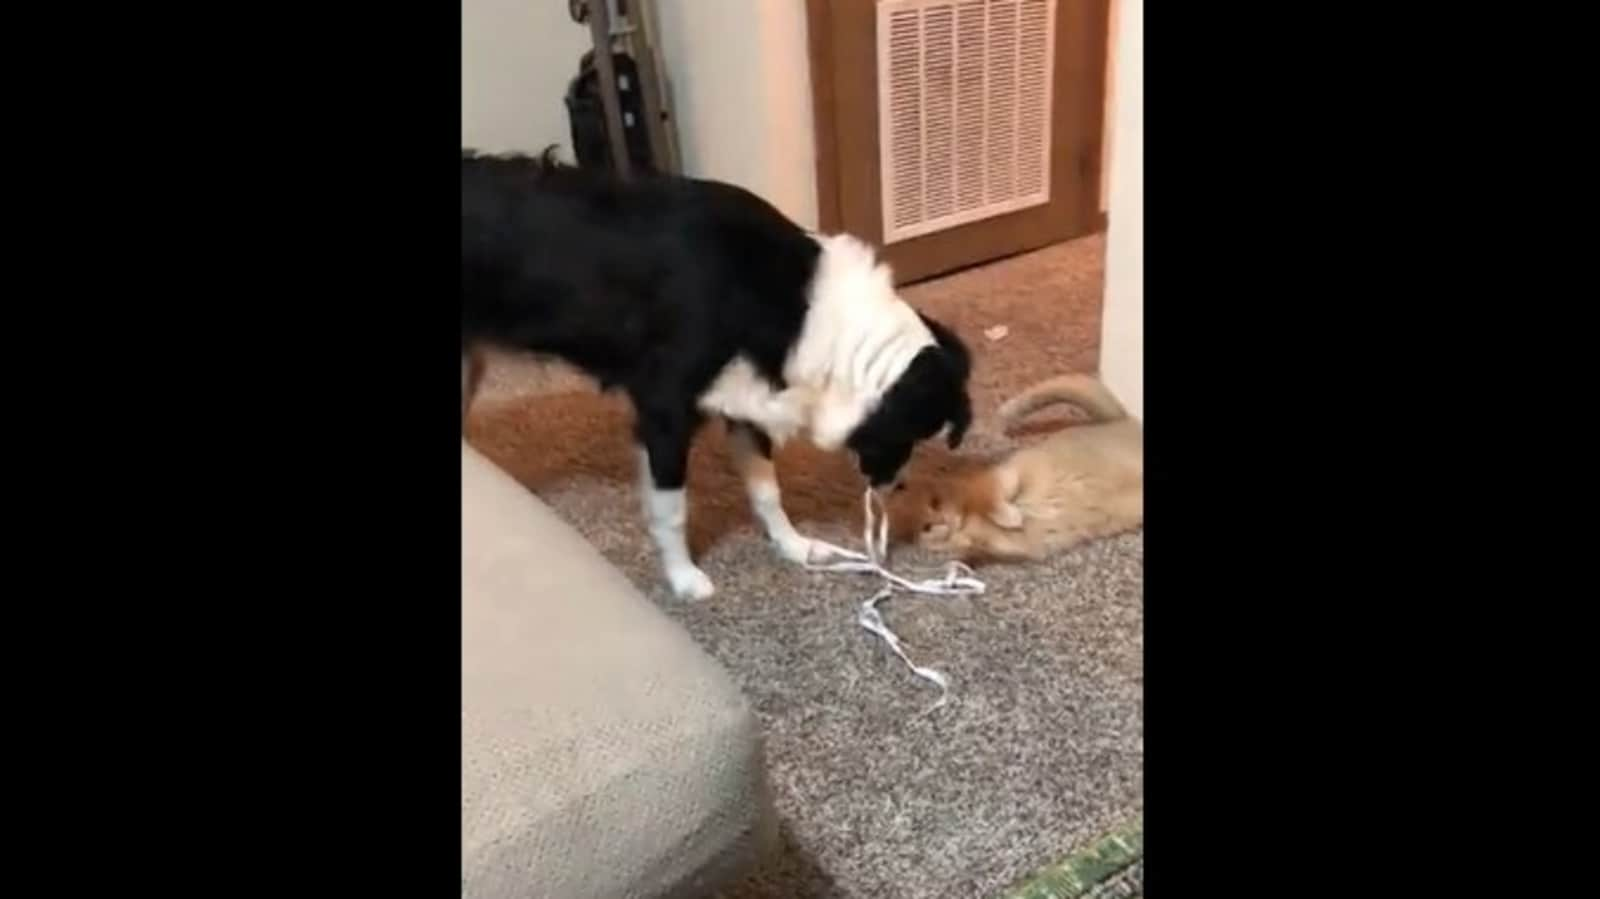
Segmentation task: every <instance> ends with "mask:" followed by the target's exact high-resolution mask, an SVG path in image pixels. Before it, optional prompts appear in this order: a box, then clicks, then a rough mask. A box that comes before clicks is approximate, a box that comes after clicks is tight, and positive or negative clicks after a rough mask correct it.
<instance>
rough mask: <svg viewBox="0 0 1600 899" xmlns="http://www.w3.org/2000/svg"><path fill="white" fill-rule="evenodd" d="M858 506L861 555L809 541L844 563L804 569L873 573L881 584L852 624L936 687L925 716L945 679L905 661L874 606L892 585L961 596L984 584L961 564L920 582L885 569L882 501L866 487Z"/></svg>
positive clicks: (944, 688) (943, 694) (942, 697)
mask: <svg viewBox="0 0 1600 899" xmlns="http://www.w3.org/2000/svg"><path fill="white" fill-rule="evenodd" d="M861 505H862V517H863V519H864V520H865V522H866V524H865V527H864V528H863V529H862V530H863V533H862V535H861V541H862V543H864V544H865V545H866V548H867V551H866V553H865V554H862V553H858V552H856V551H855V550H850V549H845V548H844V547H842V546H834V545H833V544H831V543H828V542H827V541H824V540H816V539H813V540H812V541H811V542H812V548H813V554H815V551H817V550H820V551H822V552H823V553H826V554H832V555H836V556H842V557H843V558H844V559H845V561H840V562H812V561H810V560H809V559H808V560H807V562H806V568H808V569H810V570H812V571H831V572H845V573H852V574H876V575H878V576H880V577H882V578H883V579H884V581H886V583H885V584H884V586H883V587H882V588H881V589H880V590H878V592H876V593H874V594H873V595H872V597H871V598H870V599H868V600H866V601H865V602H863V603H862V604H861V609H860V611H859V612H858V613H857V615H856V623H857V624H860V625H861V626H862V627H864V628H866V629H867V630H869V631H871V632H872V633H874V634H877V635H878V636H879V637H881V638H882V639H883V642H884V643H886V644H887V645H888V647H889V649H890V650H892V651H893V652H894V654H895V655H897V656H899V657H900V660H901V661H902V662H905V663H906V667H908V668H910V669H911V673H912V674H915V675H916V676H917V677H920V678H922V679H923V680H926V681H930V682H932V683H933V684H935V685H937V686H938V687H939V701H938V702H936V703H934V704H933V706H932V707H931V708H929V709H928V711H930V712H931V711H933V710H934V709H937V708H939V707H940V706H942V705H944V704H945V701H946V700H948V699H949V698H950V680H949V678H947V677H945V676H944V674H943V673H942V672H939V671H936V670H934V669H932V668H926V667H923V666H921V665H918V664H916V663H915V662H913V661H911V658H910V657H909V656H907V655H906V651H905V649H904V648H903V647H902V645H901V643H900V638H899V637H897V636H895V633H894V631H892V630H890V629H889V626H888V625H887V624H885V623H884V621H883V615H882V613H880V612H879V611H878V603H880V602H882V601H883V600H885V599H888V598H889V597H890V596H892V595H893V594H894V591H895V588H896V587H898V588H900V589H902V590H905V591H907V592H910V593H928V594H936V595H942V596H965V595H971V594H974V593H982V592H983V591H984V589H985V586H984V583H983V581H981V580H979V579H978V578H977V577H976V576H975V575H974V574H973V573H972V569H971V568H969V567H967V566H966V565H965V564H963V563H961V562H951V563H949V565H947V566H946V567H945V573H944V577H940V578H928V579H926V580H920V581H912V580H907V579H906V578H903V577H901V576H899V575H897V574H895V573H894V572H892V571H890V570H889V569H888V568H887V567H885V563H886V562H887V561H888V558H889V514H888V509H887V507H885V506H884V503H883V497H881V496H879V495H878V492H877V491H876V490H873V489H872V488H871V487H868V488H867V490H866V493H865V494H863V496H862V498H861Z"/></svg>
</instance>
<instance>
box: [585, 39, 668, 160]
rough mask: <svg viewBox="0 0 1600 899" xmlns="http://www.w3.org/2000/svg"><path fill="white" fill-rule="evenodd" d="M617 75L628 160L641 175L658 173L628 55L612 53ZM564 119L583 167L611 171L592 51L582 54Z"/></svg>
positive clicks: (636, 74)
mask: <svg viewBox="0 0 1600 899" xmlns="http://www.w3.org/2000/svg"><path fill="white" fill-rule="evenodd" d="M611 60H612V65H613V67H614V68H615V69H616V73H617V100H618V103H619V105H620V106H621V108H622V135H623V141H624V142H625V143H626V145H627V148H628V160H629V162H631V163H632V167H633V168H634V169H635V170H637V171H641V172H651V173H654V172H659V171H660V170H661V167H660V166H659V165H657V164H656V161H655V160H654V159H653V158H652V157H651V153H650V134H649V132H648V130H647V129H646V127H645V122H646V121H647V120H646V118H645V105H644V95H643V93H642V91H641V90H640V82H639V65H638V63H636V62H635V61H634V59H633V57H632V56H630V55H628V54H627V53H621V52H613V53H612V54H611ZM566 104H567V117H568V119H569V120H570V121H571V124H572V152H573V155H574V156H575V157H577V162H578V165H580V166H583V167H584V168H604V169H612V170H614V168H615V167H614V166H613V165H612V160H611V148H610V145H609V144H608V143H607V141H606V115H605V108H604V106H603V105H602V102H601V100H600V73H599V71H598V70H596V68H595V65H594V51H593V50H590V51H589V52H587V53H584V54H583V58H582V59H580V60H579V62H578V76H577V77H576V78H574V79H572V83H571V84H570V85H569V86H568V88H567V96H566Z"/></svg>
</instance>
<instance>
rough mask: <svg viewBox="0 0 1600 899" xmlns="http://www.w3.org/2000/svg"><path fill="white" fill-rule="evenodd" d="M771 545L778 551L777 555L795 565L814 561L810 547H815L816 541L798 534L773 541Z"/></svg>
mask: <svg viewBox="0 0 1600 899" xmlns="http://www.w3.org/2000/svg"><path fill="white" fill-rule="evenodd" d="M772 545H773V547H775V548H776V549H777V550H778V555H780V556H782V557H783V558H784V559H786V560H788V561H790V562H794V563H795V564H797V565H804V564H806V563H807V562H812V561H816V560H815V559H813V558H812V557H811V554H812V547H813V546H816V541H814V540H811V539H809V538H806V537H802V536H800V535H799V534H795V535H793V536H791V537H785V538H784V539H781V540H773V541H772Z"/></svg>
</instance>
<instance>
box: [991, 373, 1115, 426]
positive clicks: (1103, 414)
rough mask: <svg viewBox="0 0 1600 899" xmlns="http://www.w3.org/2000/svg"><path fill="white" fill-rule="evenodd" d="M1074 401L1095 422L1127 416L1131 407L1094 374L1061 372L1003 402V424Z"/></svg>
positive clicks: (1001, 413)
mask: <svg viewBox="0 0 1600 899" xmlns="http://www.w3.org/2000/svg"><path fill="white" fill-rule="evenodd" d="M1057 403H1071V404H1072V405H1074V406H1077V407H1078V408H1080V409H1082V410H1083V411H1084V412H1087V413H1088V414H1089V418H1090V420H1091V421H1094V422H1106V421H1116V420H1118V419H1122V418H1127V417H1128V410H1126V409H1124V408H1123V407H1122V404H1121V403H1119V402H1117V398H1116V397H1114V396H1112V395H1111V391H1109V390H1107V389H1106V386H1105V385H1104V384H1102V383H1100V380H1099V379H1098V378H1096V377H1094V376H1093V375H1081V374H1079V375H1061V376H1059V377H1054V378H1050V379H1049V380H1046V381H1040V382H1039V383H1037V384H1035V385H1033V386H1032V387H1029V388H1028V389H1026V390H1024V391H1022V392H1021V393H1019V394H1017V395H1016V396H1014V397H1012V398H1011V399H1009V400H1006V401H1005V402H1004V403H1002V404H1001V405H1000V411H999V413H998V415H999V418H1000V424H1001V426H1002V427H1007V428H1009V427H1011V426H1013V425H1015V424H1016V423H1017V422H1018V421H1020V420H1021V419H1023V418H1024V417H1026V416H1029V415H1032V414H1033V413H1035V412H1038V411H1039V410H1040V409H1043V408H1045V407H1046V406H1053V405H1055V404H1057Z"/></svg>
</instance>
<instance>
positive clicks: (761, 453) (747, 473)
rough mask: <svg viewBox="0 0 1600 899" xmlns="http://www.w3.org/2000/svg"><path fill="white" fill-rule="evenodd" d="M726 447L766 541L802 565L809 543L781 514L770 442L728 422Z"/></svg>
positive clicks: (742, 425) (739, 424) (807, 556)
mask: <svg viewBox="0 0 1600 899" xmlns="http://www.w3.org/2000/svg"><path fill="white" fill-rule="evenodd" d="M728 443H729V444H730V446H731V449H732V451H733V464H734V468H735V469H737V470H738V472H739V477H740V478H741V479H743V481H744V488H745V493H746V494H747V495H748V496H749V498H750V509H751V511H753V512H754V513H755V515H756V518H757V519H759V520H760V521H761V527H762V529H763V530H765V531H766V533H767V539H768V540H771V541H772V544H773V546H775V547H777V549H778V553H779V554H780V555H782V556H783V557H784V558H785V559H788V560H789V561H791V562H800V563H805V562H806V561H808V560H809V559H810V557H811V552H812V546H813V542H812V540H811V539H809V538H807V537H803V536H801V535H800V532H799V531H796V530H795V529H794V524H793V523H792V522H790V521H789V516H788V514H787V513H785V512H784V511H783V493H782V491H780V490H779V489H778V471H777V468H776V466H774V465H773V464H772V441H771V440H770V439H769V438H768V437H767V435H766V434H764V433H762V432H761V431H760V430H758V429H757V428H756V427H755V426H754V425H751V424H749V423H747V422H742V421H735V420H733V419H729V420H728Z"/></svg>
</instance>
